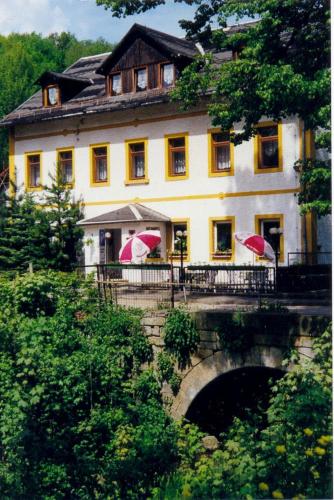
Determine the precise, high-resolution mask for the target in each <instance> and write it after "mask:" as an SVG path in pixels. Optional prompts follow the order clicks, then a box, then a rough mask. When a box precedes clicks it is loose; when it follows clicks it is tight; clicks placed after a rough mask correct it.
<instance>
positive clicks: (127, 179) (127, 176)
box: [124, 137, 150, 186]
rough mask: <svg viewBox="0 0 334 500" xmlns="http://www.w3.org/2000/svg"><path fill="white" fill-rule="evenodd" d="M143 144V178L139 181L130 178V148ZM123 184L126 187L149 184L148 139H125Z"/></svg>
mask: <svg viewBox="0 0 334 500" xmlns="http://www.w3.org/2000/svg"><path fill="white" fill-rule="evenodd" d="M141 142H143V143H144V177H141V178H140V179H132V178H131V161H130V146H131V145H132V144H140V143H141ZM125 164H126V170H125V182H124V184H125V185H126V186H128V185H131V184H149V182H150V181H149V178H148V138H147V137H141V138H139V139H126V140H125Z"/></svg>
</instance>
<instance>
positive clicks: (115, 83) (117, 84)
mask: <svg viewBox="0 0 334 500" xmlns="http://www.w3.org/2000/svg"><path fill="white" fill-rule="evenodd" d="M121 93H122V77H121V73H114V74H113V75H110V95H119V94H121Z"/></svg>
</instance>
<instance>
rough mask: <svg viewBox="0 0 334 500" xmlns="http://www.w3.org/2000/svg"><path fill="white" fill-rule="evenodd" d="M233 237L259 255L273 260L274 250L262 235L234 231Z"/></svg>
mask: <svg viewBox="0 0 334 500" xmlns="http://www.w3.org/2000/svg"><path fill="white" fill-rule="evenodd" d="M234 237H235V239H236V240H237V241H238V242H239V243H241V245H244V246H245V247H247V248H248V249H249V250H251V251H252V252H254V253H256V255H258V256H259V257H264V258H265V259H268V260H271V261H274V260H275V252H274V250H273V248H272V246H271V245H270V244H269V243H268V241H266V240H265V239H264V238H263V236H260V235H259V234H254V233H246V232H245V233H234Z"/></svg>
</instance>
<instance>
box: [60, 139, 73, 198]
mask: <svg viewBox="0 0 334 500" xmlns="http://www.w3.org/2000/svg"><path fill="white" fill-rule="evenodd" d="M56 151H57V173H59V171H58V169H59V168H60V153H69V152H71V153H72V181H71V182H68V183H66V184H65V186H67V187H71V188H73V187H74V180H75V176H74V168H75V164H74V146H68V147H67V148H57V149H56Z"/></svg>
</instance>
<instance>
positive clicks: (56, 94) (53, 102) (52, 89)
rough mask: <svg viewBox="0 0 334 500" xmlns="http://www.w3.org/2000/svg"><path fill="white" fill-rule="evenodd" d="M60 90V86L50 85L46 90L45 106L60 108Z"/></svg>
mask: <svg viewBox="0 0 334 500" xmlns="http://www.w3.org/2000/svg"><path fill="white" fill-rule="evenodd" d="M60 104H61V102H60V89H59V87H58V85H49V86H48V87H46V88H45V89H44V106H47V107H55V106H60Z"/></svg>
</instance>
